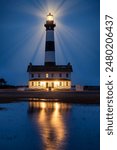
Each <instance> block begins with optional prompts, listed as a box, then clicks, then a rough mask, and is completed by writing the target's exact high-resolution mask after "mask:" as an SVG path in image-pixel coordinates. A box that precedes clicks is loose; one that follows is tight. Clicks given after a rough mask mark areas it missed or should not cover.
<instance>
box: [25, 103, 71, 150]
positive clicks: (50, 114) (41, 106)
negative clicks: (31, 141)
mask: <svg viewBox="0 0 117 150" xmlns="http://www.w3.org/2000/svg"><path fill="white" fill-rule="evenodd" d="M70 108H71V106H70V105H69V104H65V103H58V102H29V110H28V112H29V114H32V117H33V115H34V117H33V118H35V121H36V122H37V124H38V130H39V133H40V134H41V138H42V142H43V145H44V150H55V149H56V150H60V149H65V141H66V137H67V136H66V135H67V127H66V124H65V119H64V118H63V117H64V113H67V112H69V109H70ZM35 115H36V116H35Z"/></svg>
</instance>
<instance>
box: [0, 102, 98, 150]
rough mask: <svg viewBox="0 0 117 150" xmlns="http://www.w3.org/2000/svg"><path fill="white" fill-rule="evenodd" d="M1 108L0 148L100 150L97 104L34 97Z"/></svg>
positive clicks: (6, 104)
mask: <svg viewBox="0 0 117 150" xmlns="http://www.w3.org/2000/svg"><path fill="white" fill-rule="evenodd" d="M0 108H2V109H1V110H0V150H10V149H12V150H72V149H74V150H99V145H100V110H99V105H79V104H69V103H59V102H39V101H35V99H34V101H30V102H20V103H16V102H14V103H5V104H3V103H2V104H0ZM3 108H4V109H3ZM6 143H7V144H6Z"/></svg>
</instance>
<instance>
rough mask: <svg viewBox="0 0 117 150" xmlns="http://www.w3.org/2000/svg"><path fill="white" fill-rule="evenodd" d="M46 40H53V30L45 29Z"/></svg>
mask: <svg viewBox="0 0 117 150" xmlns="http://www.w3.org/2000/svg"><path fill="white" fill-rule="evenodd" d="M46 41H54V31H53V30H48V31H46Z"/></svg>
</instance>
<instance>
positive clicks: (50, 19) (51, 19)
mask: <svg viewBox="0 0 117 150" xmlns="http://www.w3.org/2000/svg"><path fill="white" fill-rule="evenodd" d="M53 20H54V17H53V15H52V14H51V13H49V15H47V21H53Z"/></svg>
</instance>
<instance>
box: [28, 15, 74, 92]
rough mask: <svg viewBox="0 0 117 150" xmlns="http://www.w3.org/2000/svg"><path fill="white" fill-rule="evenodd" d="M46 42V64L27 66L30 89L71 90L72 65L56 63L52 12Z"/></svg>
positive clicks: (46, 26)
mask: <svg viewBox="0 0 117 150" xmlns="http://www.w3.org/2000/svg"><path fill="white" fill-rule="evenodd" d="M44 26H45V28H46V43H45V61H44V65H32V63H30V64H29V65H28V68H27V72H28V73H29V81H28V86H29V89H39V90H70V89H71V72H72V65H71V64H70V63H68V64H67V65H56V61H55V41H54V28H55V27H56V24H55V23H54V18H53V15H52V14H51V13H49V14H48V15H47V20H46V24H45V25H44Z"/></svg>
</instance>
